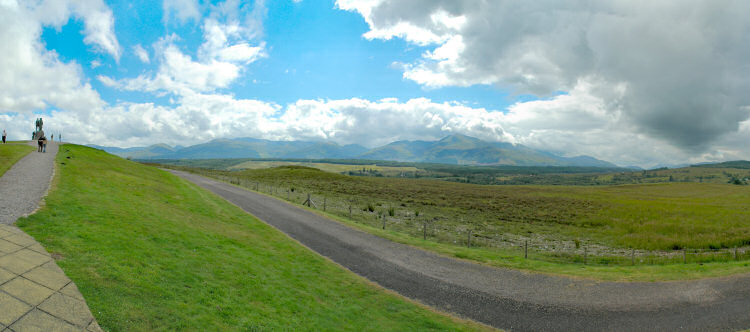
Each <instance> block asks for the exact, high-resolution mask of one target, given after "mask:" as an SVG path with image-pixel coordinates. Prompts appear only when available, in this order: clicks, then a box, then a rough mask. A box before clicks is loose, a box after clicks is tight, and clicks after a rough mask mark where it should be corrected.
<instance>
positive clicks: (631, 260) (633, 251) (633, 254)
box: [630, 248, 635, 265]
mask: <svg viewBox="0 0 750 332" xmlns="http://www.w3.org/2000/svg"><path fill="white" fill-rule="evenodd" d="M630 264H631V265H635V248H633V249H630Z"/></svg>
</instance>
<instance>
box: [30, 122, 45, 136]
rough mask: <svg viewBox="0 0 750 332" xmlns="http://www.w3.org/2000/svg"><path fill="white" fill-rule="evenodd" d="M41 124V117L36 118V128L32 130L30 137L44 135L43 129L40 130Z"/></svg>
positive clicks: (42, 124)
mask: <svg viewBox="0 0 750 332" xmlns="http://www.w3.org/2000/svg"><path fill="white" fill-rule="evenodd" d="M43 126H44V120H42V118H37V119H36V130H34V133H33V134H32V137H31V139H32V140H38V139H39V138H42V137H44V130H42V127H43Z"/></svg>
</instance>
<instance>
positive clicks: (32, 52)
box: [0, 0, 119, 113]
mask: <svg viewBox="0 0 750 332" xmlns="http://www.w3.org/2000/svg"><path fill="white" fill-rule="evenodd" d="M93 3H94V6H93V8H98V9H99V10H100V11H99V14H96V15H94V14H92V13H93V12H95V10H94V9H92V8H89V9H86V10H82V9H81V8H79V4H71V3H68V2H64V1H45V2H42V3H39V4H37V3H30V2H23V3H17V2H15V1H12V0H11V1H3V2H0V45H3V55H2V56H0V112H19V113H30V112H33V111H37V110H43V109H45V108H47V107H48V106H54V107H59V108H63V109H67V110H71V111H79V112H83V113H88V112H91V111H94V110H96V109H99V108H100V107H102V106H103V105H104V102H103V101H102V100H101V99H100V97H99V94H98V93H97V92H96V91H95V90H94V89H92V87H91V86H90V85H89V84H88V83H87V82H85V81H84V80H83V77H84V75H83V73H82V69H81V66H80V64H78V63H75V62H68V63H65V62H63V61H61V60H60V59H59V57H58V55H57V54H56V53H55V52H53V51H48V50H46V49H45V47H44V45H43V44H42V42H41V41H40V35H41V31H42V26H44V25H52V26H55V25H58V26H59V25H60V24H62V23H63V22H66V21H67V20H68V19H69V18H70V16H71V15H74V14H75V15H82V16H83V19H84V22H86V26H87V28H86V34H87V35H86V38H88V40H90V41H91V42H95V43H99V42H101V43H102V44H101V47H102V48H104V49H108V50H109V51H111V52H112V53H113V55H116V54H118V52H119V51H118V50H119V46H117V45H118V44H117V43H116V39H113V38H114V35H109V34H108V32H107V31H109V32H111V26H109V27H106V28H103V30H101V31H100V33H92V34H89V32H90V31H89V28H88V27H92V28H91V29H92V31H93V30H95V28H102V26H101V25H100V24H99V23H88V22H89V20H97V19H101V17H106V16H107V15H110V16H111V11H109V9H107V8H106V6H105V7H99V6H97V4H100V2H96V1H94V2H93ZM34 5H38V6H34ZM46 6H50V7H51V8H49V7H46ZM76 13H77V14H76ZM92 17H94V18H92ZM105 32H106V33H105ZM105 35H106V36H105Z"/></svg>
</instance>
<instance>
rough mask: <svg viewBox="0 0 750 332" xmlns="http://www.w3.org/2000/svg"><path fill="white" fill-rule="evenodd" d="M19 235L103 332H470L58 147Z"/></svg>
mask: <svg viewBox="0 0 750 332" xmlns="http://www.w3.org/2000/svg"><path fill="white" fill-rule="evenodd" d="M57 169H58V171H57V173H56V177H55V180H54V184H53V185H54V187H53V188H54V189H53V190H52V191H51V192H50V194H49V196H48V197H47V198H46V204H45V207H44V208H43V209H42V210H40V211H39V212H37V213H36V214H34V215H32V216H30V217H28V218H24V219H21V220H19V222H18V225H19V227H21V228H22V229H23V230H24V231H26V232H27V233H29V234H30V235H32V236H34V237H35V238H36V239H37V240H38V241H39V242H40V243H42V245H44V247H45V248H46V249H47V250H48V251H50V252H52V253H53V254H54V255H55V257H59V259H58V261H57V262H58V264H59V265H60V266H61V267H62V268H63V269H64V270H65V272H66V274H67V275H68V276H69V277H70V278H71V279H73V280H74V281H75V283H76V284H77V285H78V287H79V289H80V290H81V293H82V294H83V295H84V296H85V298H86V299H87V302H88V304H89V306H90V308H91V311H92V312H93V314H94V316H96V319H97V321H98V322H99V324H100V325H101V326H102V327H103V328H105V329H106V330H109V331H154V330H196V331H239V330H245V331H266V330H293V331H298V330H315V331H333V330H364V331H368V330H370V331H384V330H392V331H415V330H450V331H454V330H476V329H483V328H484V327H482V326H478V325H476V324H473V323H470V322H466V321H462V320H459V319H456V318H452V317H449V316H446V315H442V314H439V313H435V312H433V311H431V310H429V309H426V308H424V307H422V306H420V305H417V304H414V303H412V302H410V301H407V300H405V299H403V298H401V297H399V296H395V295H392V294H390V293H388V292H385V291H383V290H382V289H380V288H379V287H377V286H374V285H372V284H370V283H368V282H366V281H365V280H363V279H362V278H360V277H358V276H356V275H354V274H353V273H351V272H349V271H347V270H344V269H342V268H340V267H339V266H337V265H335V264H333V263H331V262H330V261H328V260H326V259H324V258H322V257H320V256H318V255H317V254H314V253H312V252H310V251H309V250H308V249H306V248H304V247H303V246H301V245H300V244H298V243H296V242H295V241H293V240H290V239H289V238H288V237H287V236H285V235H284V234H282V233H280V232H278V231H277V230H275V229H274V228H272V227H270V226H268V225H266V224H264V223H262V222H260V221H258V220H257V219H255V218H253V217H252V216H250V215H248V214H246V213H244V212H243V211H242V210H240V209H239V208H238V207H236V206H234V205H232V204H230V203H228V202H226V201H224V200H223V199H221V198H219V197H217V196H215V195H213V194H211V193H209V192H207V191H205V190H203V189H200V188H198V187H196V186H195V185H192V184H190V183H187V182H186V181H183V180H181V179H179V178H177V177H175V176H172V175H171V174H169V173H167V172H164V171H161V170H159V169H156V168H153V167H146V166H143V165H140V164H137V163H134V162H130V161H127V160H125V159H122V158H118V157H115V156H112V155H109V154H107V153H105V152H103V151H100V150H95V149H91V148H86V147H81V146H73V145H65V146H64V147H63V148H62V149H61V150H60V152H59V154H58V157H57Z"/></svg>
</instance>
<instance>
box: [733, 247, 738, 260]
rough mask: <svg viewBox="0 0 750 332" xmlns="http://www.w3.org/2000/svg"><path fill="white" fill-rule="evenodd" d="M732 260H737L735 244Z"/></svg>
mask: <svg viewBox="0 0 750 332" xmlns="http://www.w3.org/2000/svg"><path fill="white" fill-rule="evenodd" d="M734 260H737V246H734Z"/></svg>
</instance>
